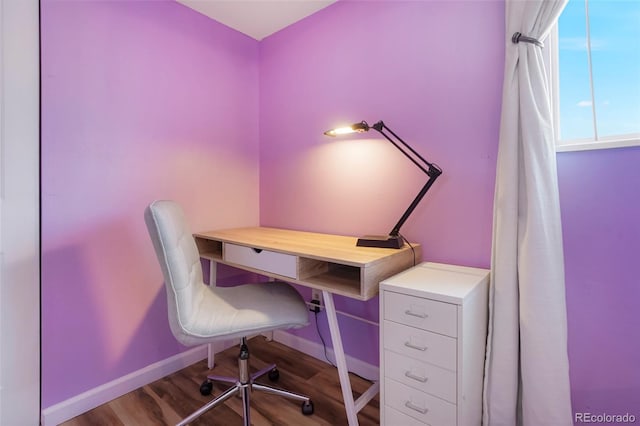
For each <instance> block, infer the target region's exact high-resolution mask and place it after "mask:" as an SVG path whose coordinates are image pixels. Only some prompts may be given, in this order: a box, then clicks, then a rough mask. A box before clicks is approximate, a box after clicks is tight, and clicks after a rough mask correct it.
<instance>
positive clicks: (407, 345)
mask: <svg viewBox="0 0 640 426" xmlns="http://www.w3.org/2000/svg"><path fill="white" fill-rule="evenodd" d="M404 345H405V346H406V347H408V348H411V349H417V350H419V351H422V352H424V351H426V350H427V347H426V346H418V345H414V344H413V343H411V342H404Z"/></svg>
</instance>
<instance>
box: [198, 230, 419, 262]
mask: <svg viewBox="0 0 640 426" xmlns="http://www.w3.org/2000/svg"><path fill="white" fill-rule="evenodd" d="M195 236H196V237H199V238H205V239H210V240H217V241H222V242H226V243H233V244H239V245H244V246H248V247H252V248H256V249H263V250H272V251H277V252H282V253H292V254H296V255H299V256H305V257H309V258H315V259H320V260H326V261H336V262H340V263H343V264H351V265H354V266H370V265H373V264H376V263H378V262H381V261H387V260H389V258H390V257H394V256H398V255H400V256H405V255H406V254H405V253H406V251H410V250H411V247H410V246H409V245H408V244H405V245H404V247H403V248H401V249H385V248H375V247H357V246H356V241H357V238H356V237H347V236H341V235H330V234H320V233H315V232H305V231H294V230H290V229H280V228H268V227H249V228H233V229H223V230H216V231H208V232H201V233H196V234H195ZM412 246H413V248H414V250H417V254H418V256H419V253H420V251H419V250H420V245H419V244H415V243H412Z"/></svg>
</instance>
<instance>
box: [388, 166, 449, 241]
mask: <svg viewBox="0 0 640 426" xmlns="http://www.w3.org/2000/svg"><path fill="white" fill-rule="evenodd" d="M427 174H428V175H429V180H428V181H427V183H426V184H425V185H424V186H423V187H422V189H421V190H420V192H418V195H417V196H416V198H414V199H413V201H412V202H411V204H410V205H409V207H408V208H407V210H406V211H405V212H404V214H403V215H402V217H401V218H400V220H399V221H398V223H396V226H394V227H393V229H392V230H391V232H390V233H389V235H391V236H394V237H395V236H398V235H400V228H401V227H402V225H404V223H405V222H406V221H407V219H408V218H409V216H411V213H413V211H414V210H415V208H416V207H417V206H418V204H419V203H420V201H421V200H422V198H424V196H425V195H426V194H427V191H429V188H431V185H433V183H434V182H435V181H436V179H437V178H438V176H440V175H441V174H442V170H441V169H440V168H439V167H438V166H436V165H435V164H432V165H431V166H430V167H429V171H428V172H427Z"/></svg>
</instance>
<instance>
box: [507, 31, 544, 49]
mask: <svg viewBox="0 0 640 426" xmlns="http://www.w3.org/2000/svg"><path fill="white" fill-rule="evenodd" d="M511 41H512V42H513V43H514V44H518V43H520V42H521V41H522V42H524V43H531V44H535V45H536V46H538V47H544V44H543V43H542V42H541V41H540V40H538V39H536V38H533V37H527V36H526V35H522V34H521V33H518V32H515V33H513V36H512V37H511Z"/></svg>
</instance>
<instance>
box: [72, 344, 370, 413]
mask: <svg viewBox="0 0 640 426" xmlns="http://www.w3.org/2000/svg"><path fill="white" fill-rule="evenodd" d="M249 349H250V353H251V358H250V361H249V364H250V366H251V371H252V372H253V371H257V370H259V369H261V368H264V367H266V366H267V365H269V364H271V363H276V364H277V365H278V369H279V370H280V379H279V380H278V382H277V383H275V384H273V383H271V382H270V381H269V379H268V378H267V377H262V378H260V379H258V380H257V381H258V382H260V383H264V384H269V385H274V386H277V387H280V388H283V389H287V390H290V391H293V392H297V393H301V394H305V395H308V396H309V397H311V399H312V400H313V402H314V406H315V413H314V414H313V415H311V416H304V415H302V413H301V407H300V404H301V403H300V402H298V401H295V400H289V399H287V398H283V397H279V396H276V395H271V394H266V393H263V392H257V391H254V392H252V393H251V421H252V425H254V426H290V425H295V426H342V425H347V416H346V413H345V412H344V403H343V400H342V391H341V389H340V381H339V378H338V372H337V370H336V368H335V367H333V366H331V365H329V364H327V363H325V362H323V361H320V360H318V359H315V358H313V357H310V356H308V355H306V354H303V353H301V352H298V351H296V350H293V349H291V348H289V347H286V346H284V345H282V344H280V343H277V342H273V341H271V342H270V341H267V340H265V339H264V338H263V337H256V338H253V339H251V340H250V341H249ZM238 351H239V349H238V347H237V346H235V347H232V348H229V349H227V350H225V351H223V352H221V353H218V354H216V358H215V360H216V366H215V368H214V369H213V370H208V368H207V363H206V360H203V361H200V362H197V363H195V364H193V365H190V366H189V367H186V368H184V369H182V370H180V371H178V372H176V373H174V374H171V375H169V376H167V377H163V378H162V379H160V380H157V381H155V382H153V383H150V384H148V385H146V386H143V387H141V388H139V389H136V390H134V391H133V392H130V393H128V394H126V395H123V396H121V397H120V398H117V399H115V400H113V401H110V402H109V403H107V404H104V405H101V406H100V407H97V408H95V409H93V410H91V411H89V412H87V413H85V414H83V415H81V416H78V417H76V418H74V419H71V420H69V421H68V422H66V423H63V426H102V425H104V426H147V425H150V426H151V425H173V424H175V423H177V422H178V421H179V420H180V419H182V418H184V417H186V416H188V415H189V414H191V413H192V412H194V411H196V410H197V409H198V408H200V407H201V406H203V405H205V404H206V403H207V402H209V401H210V400H211V398H213V397H215V396H217V395H220V393H222V391H223V390H224V389H226V388H227V387H228V385H226V384H216V385H215V386H214V395H213V396H202V395H200V384H201V383H202V381H203V380H204V379H205V378H206V376H207V374H215V375H220V376H231V377H236V376H237V374H238V366H237V356H238ZM350 376H351V386H352V389H353V394H354V397H355V398H357V397H358V396H359V395H360V394H361V393H362V392H364V391H365V390H366V389H367V388H368V387H369V386H370V385H371V383H370V382H369V381H367V380H365V379H363V378H361V377H358V376H356V375H350ZM358 420H359V422H360V425H361V426H370V425H377V424H379V422H380V409H379V400H378V397H376V398H374V399H373V400H372V401H371V402H369V404H368V405H367V406H366V407H365V408H364V409H363V410H362V411H361V412H360V413H358ZM241 424H242V399H241V398H239V397H235V396H234V397H231V398H229V399H228V400H227V401H225V403H224V404H222V405H220V406H218V407H216V408H214V409H213V410H211V411H209V412H207V413H205V414H204V415H202V416H201V417H200V418H198V419H197V420H196V421H194V422H193V423H192V425H193V426H205V425H212V426H230V425H241Z"/></svg>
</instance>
